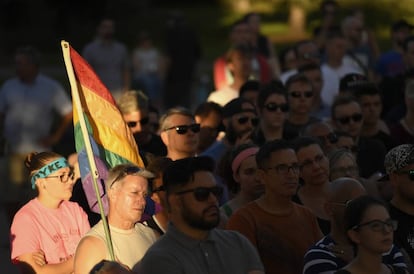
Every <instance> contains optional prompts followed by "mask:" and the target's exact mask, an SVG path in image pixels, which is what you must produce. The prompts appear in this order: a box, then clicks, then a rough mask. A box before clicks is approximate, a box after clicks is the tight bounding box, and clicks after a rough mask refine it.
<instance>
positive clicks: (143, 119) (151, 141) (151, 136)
mask: <svg viewBox="0 0 414 274" xmlns="http://www.w3.org/2000/svg"><path fill="white" fill-rule="evenodd" d="M117 104H118V108H119V110H120V111H121V113H122V117H123V118H124V121H125V122H126V123H127V125H128V127H129V129H130V130H131V132H132V134H133V135H134V138H135V142H136V143H137V145H138V148H139V152H140V154H141V155H143V156H144V157H142V158H143V159H144V160H146V157H145V156H146V153H151V154H153V155H155V156H165V155H166V154H167V148H166V147H165V145H164V143H163V142H162V141H161V138H160V136H158V135H157V134H155V133H152V132H151V124H150V119H149V100H148V97H147V96H146V95H145V94H144V93H143V92H142V91H135V90H129V91H126V92H124V93H123V94H122V95H121V97H120V98H119V99H118V102H117Z"/></svg>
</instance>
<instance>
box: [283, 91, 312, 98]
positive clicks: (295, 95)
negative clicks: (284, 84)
mask: <svg viewBox="0 0 414 274" xmlns="http://www.w3.org/2000/svg"><path fill="white" fill-rule="evenodd" d="M289 95H290V96H292V97H293V98H301V97H305V98H311V97H313V91H305V92H303V93H302V92H300V91H291V92H289Z"/></svg>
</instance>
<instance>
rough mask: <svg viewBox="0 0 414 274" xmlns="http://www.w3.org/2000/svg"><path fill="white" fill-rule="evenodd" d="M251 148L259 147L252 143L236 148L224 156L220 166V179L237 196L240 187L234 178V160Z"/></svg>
mask: <svg viewBox="0 0 414 274" xmlns="http://www.w3.org/2000/svg"><path fill="white" fill-rule="evenodd" d="M251 147H257V145H256V144H252V143H246V144H241V145H239V146H236V147H234V148H233V149H229V150H227V152H226V153H225V154H224V155H223V157H222V158H221V160H220V162H219V164H218V174H219V175H220V177H222V178H223V179H224V182H225V183H226V185H227V187H228V189H229V190H230V191H231V192H232V193H233V194H237V193H238V192H239V191H240V185H239V184H238V183H237V182H236V181H235V180H234V178H233V171H232V169H231V165H232V163H233V161H234V159H235V158H236V157H237V155H239V154H240V153H241V152H242V151H244V150H246V149H248V148H251Z"/></svg>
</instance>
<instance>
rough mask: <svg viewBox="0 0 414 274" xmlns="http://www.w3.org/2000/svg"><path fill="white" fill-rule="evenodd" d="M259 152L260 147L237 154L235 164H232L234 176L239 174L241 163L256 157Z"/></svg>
mask: <svg viewBox="0 0 414 274" xmlns="http://www.w3.org/2000/svg"><path fill="white" fill-rule="evenodd" d="M258 151H259V148H258V147H251V148H248V149H245V150H243V151H242V152H240V153H239V154H237V156H236V158H234V160H233V162H232V163H231V170H232V171H233V174H236V173H237V169H239V167H240V165H241V163H242V162H243V161H244V160H246V158H247V157H250V156H253V155H256V153H257V152H258Z"/></svg>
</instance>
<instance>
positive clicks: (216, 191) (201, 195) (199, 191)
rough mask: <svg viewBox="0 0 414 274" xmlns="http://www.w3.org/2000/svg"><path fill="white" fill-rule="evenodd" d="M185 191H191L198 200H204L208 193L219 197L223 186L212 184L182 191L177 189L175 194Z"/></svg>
mask: <svg viewBox="0 0 414 274" xmlns="http://www.w3.org/2000/svg"><path fill="white" fill-rule="evenodd" d="M186 193H193V194H194V198H195V199H196V200H197V201H199V202H204V201H206V200H207V199H208V197H210V193H211V194H213V195H214V196H215V197H216V198H217V199H220V198H221V195H222V194H223V188H222V187H219V186H213V187H196V188H192V189H187V190H183V191H178V192H176V193H175V194H176V195H182V194H186Z"/></svg>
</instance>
